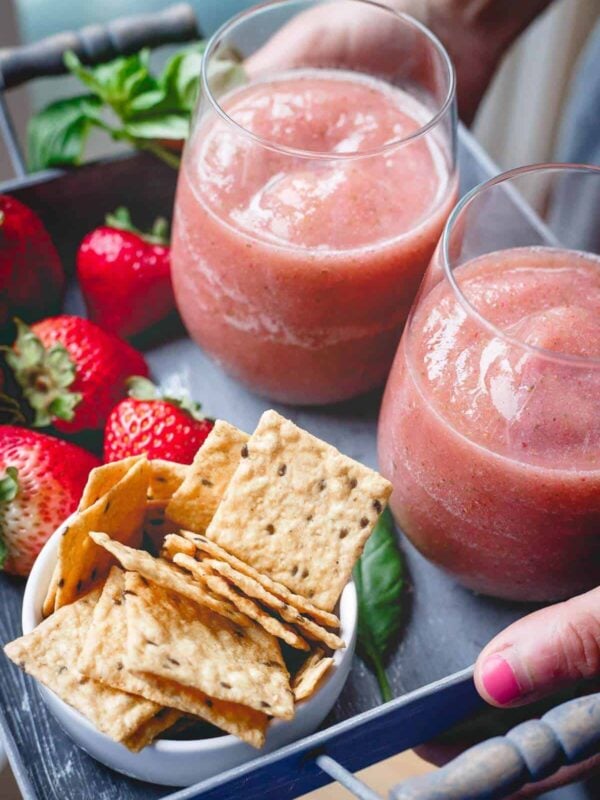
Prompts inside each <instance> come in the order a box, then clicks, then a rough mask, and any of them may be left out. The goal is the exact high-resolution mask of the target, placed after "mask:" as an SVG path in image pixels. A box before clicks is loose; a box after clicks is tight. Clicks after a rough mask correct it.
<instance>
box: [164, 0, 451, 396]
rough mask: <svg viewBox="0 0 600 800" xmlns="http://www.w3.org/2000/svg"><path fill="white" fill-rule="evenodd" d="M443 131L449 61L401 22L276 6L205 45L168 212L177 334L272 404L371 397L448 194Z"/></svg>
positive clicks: (300, 5) (334, 3) (293, 0)
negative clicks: (181, 328) (182, 331)
mask: <svg viewBox="0 0 600 800" xmlns="http://www.w3.org/2000/svg"><path fill="white" fill-rule="evenodd" d="M350 28H351V29H352V31H354V35H353V36H352V37H351V40H352V43H350V37H349V36H348V31H349V30H350ZM232 58H235V59H237V60H238V67H237V69H233V70H228V69H227V64H231V59H232ZM232 75H233V76H234V77H235V79H236V80H235V82H234V83H235V85H233V86H232V82H231V80H226V79H225V78H227V77H228V76H229V78H231V76H232ZM455 133H456V114H455V98H454V72H453V68H452V65H451V63H450V61H449V59H448V56H447V54H446V52H445V50H444V49H443V47H442V45H441V44H440V43H439V41H438V40H437V39H436V38H435V37H434V36H433V35H432V34H431V33H430V32H429V31H428V30H427V29H426V28H424V27H423V26H422V25H421V24H420V23H418V22H416V21H415V20H413V19H412V18H410V17H408V16H405V15H402V14H398V13H396V12H394V11H392V10H391V9H389V8H387V7H385V6H382V5H379V4H377V3H373V2H367V0H329V1H327V0H326V1H325V2H311V1H310V0H276V2H273V3H267V4H265V5H262V6H258V7H256V8H254V9H251V10H250V11H247V12H244V13H242V14H240V15H238V16H237V17H235V18H234V19H233V20H231V22H229V23H228V24H227V25H225V26H224V27H222V28H221V29H220V30H219V31H218V32H217V33H216V34H215V35H214V36H213V38H212V39H211V40H210V42H209V44H208V46H207V49H206V53H205V57H204V63H203V68H202V79H201V94H200V98H199V102H198V107H197V109H196V113H195V117H194V121H193V125H192V132H191V136H190V139H189V141H188V143H187V145H186V148H185V153H184V156H183V163H182V167H181V172H180V176H179V185H178V190H177V199H176V205H175V219H174V232H173V246H172V272H173V282H174V288H175V295H176V299H177V304H178V307H179V310H180V311H181V314H182V317H183V320H184V322H185V324H186V326H187V328H188V331H189V333H190V335H191V336H192V337H193V338H194V339H195V341H196V342H197V343H198V344H200V345H201V347H203V348H204V350H205V351H206V352H208V353H209V354H211V355H212V356H213V357H214V358H215V359H216V360H217V361H219V362H220V363H221V364H222V365H223V367H224V368H225V369H226V370H227V371H228V372H230V373H231V374H232V375H233V376H235V377H236V378H238V379H239V380H241V381H242V382H244V383H245V384H247V385H248V386H249V387H251V388H253V389H254V390H255V391H257V392H259V393H261V394H264V395H267V396H269V397H271V398H274V399H277V400H281V401H284V402H293V403H325V402H332V401H337V400H342V399H345V398H349V397H352V396H354V395H357V394H360V393H363V392H366V391H367V390H370V389H372V388H374V387H376V386H378V385H381V384H382V383H383V382H384V380H385V377H386V375H387V373H388V371H389V368H390V365H391V362H392V360H393V356H394V352H395V349H396V346H397V343H398V339H399V337H400V333H401V330H402V327H403V325H404V323H405V320H406V317H407V315H408V311H409V308H410V304H411V302H412V300H413V298H414V295H415V294H416V291H417V288H418V285H419V283H420V280H421V278H422V276H423V273H424V271H425V269H426V267H427V263H428V261H429V259H430V258H431V255H432V253H433V250H434V248H435V245H436V243H437V240H438V238H439V235H440V233H441V230H442V227H443V224H444V222H445V220H446V218H447V216H448V214H449V212H450V209H451V207H452V205H453V203H454V201H455V198H456V170H455Z"/></svg>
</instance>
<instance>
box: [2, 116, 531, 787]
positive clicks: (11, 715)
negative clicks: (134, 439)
mask: <svg viewBox="0 0 600 800" xmlns="http://www.w3.org/2000/svg"><path fill="white" fill-rule="evenodd" d="M459 161H460V168H461V188H462V191H466V190H467V189H469V188H470V187H472V186H473V185H475V184H476V183H479V182H480V181H481V180H483V179H485V178H487V177H489V176H490V174H492V173H494V172H496V171H497V170H496V169H495V167H494V165H493V164H492V163H491V162H489V160H488V159H487V158H486V157H485V155H484V154H483V153H482V152H481V151H480V149H479V148H478V147H477V145H476V144H475V143H474V141H473V140H472V139H471V137H470V136H469V135H468V134H467V133H466V132H465V131H461V137H460V158H459ZM174 182H175V176H174V173H173V172H172V171H171V170H169V169H168V168H167V167H164V166H162V165H161V164H159V163H158V162H156V161H154V160H152V159H150V158H148V157H145V156H135V157H126V158H122V159H116V160H112V161H109V162H104V163H101V164H95V165H90V166H87V167H84V168H80V169H79V170H77V171H75V172H71V173H67V174H61V173H42V174H40V175H36V176H35V177H34V178H31V179H25V180H24V181H19V182H17V183H13V184H5V185H4V186H1V187H0V191H2V192H11V193H13V194H15V195H16V196H17V197H19V198H20V199H22V200H23V201H24V202H26V203H27V204H29V205H30V206H31V207H33V208H34V209H36V210H37V211H38V212H39V213H40V214H41V216H42V218H43V219H44V221H45V223H46V224H47V226H48V228H49V229H50V231H51V233H52V235H53V238H54V240H55V242H56V243H57V245H58V246H59V249H60V250H61V254H62V256H63V260H64V263H65V264H66V265H72V264H73V256H74V253H75V250H76V248H77V245H78V243H79V241H80V240H81V238H82V237H83V235H84V234H85V233H86V232H87V231H88V230H90V229H91V228H93V227H94V226H96V225H97V224H98V222H99V221H100V220H101V219H102V218H103V216H104V213H105V212H106V211H108V210H112V209H113V208H115V207H116V206H117V205H118V204H121V203H126V204H127V205H128V206H129V207H130V208H131V209H132V212H133V213H134V215H135V218H136V219H137V218H140V220H141V221H142V222H144V221H149V220H150V219H152V218H154V216H155V215H156V214H157V213H163V214H167V215H168V214H170V209H171V205H172V200H173V192H174ZM66 307H67V309H68V310H70V311H80V310H81V305H80V300H79V297H78V294H77V292H76V290H73V291H72V292H71V293H70V295H69V296H68V298H67V303H66ZM164 335H165V334H164V331H163V334H162V337H163V339H162V340H161V341H160V342H154V343H152V342H150V343H147V344H148V345H149V346H148V348H147V357H148V360H149V362H150V365H151V368H152V371H153V373H154V376H155V378H156V379H157V380H158V381H160V382H161V383H162V384H164V385H167V386H175V387H177V388H179V387H182V388H184V389H186V390H188V391H189V392H190V394H191V396H193V397H194V398H196V399H198V400H200V401H201V402H202V403H203V408H204V410H205V412H206V413H207V414H209V415H213V416H219V417H222V418H224V419H227V420H230V421H231V422H233V423H234V424H236V425H239V426H240V427H241V428H243V429H246V430H249V429H250V430H251V429H252V428H253V427H254V426H255V424H256V422H257V420H258V418H259V416H260V414H261V413H262V412H263V411H264V410H265V409H266V408H268V407H270V406H272V403H270V402H269V401H268V400H265V399H263V398H260V397H257V396H255V395H253V394H251V393H249V392H248V391H246V390H245V389H244V388H242V387H241V386H240V385H238V384H237V383H235V382H234V381H233V380H232V379H230V378H229V377H228V376H226V375H225V374H224V373H223V372H222V371H221V370H220V369H219V368H218V367H217V366H216V365H215V364H213V363H212V362H211V361H210V360H209V359H208V358H207V357H206V356H205V355H204V354H203V353H202V352H201V351H200V350H199V349H198V348H197V347H196V346H194V345H193V344H192V342H191V341H190V340H189V339H187V338H186V337H185V335H184V334H183V332H182V331H181V329H180V328H178V327H177V326H175V327H174V330H173V331H172V332H171V338H170V339H169V340H166V341H165V340H164ZM379 399H380V398H379V396H378V395H371V396H369V397H366V398H362V399H360V400H358V401H355V402H351V403H347V404H343V405H338V406H335V407H328V408H317V409H314V408H310V409H309V408H291V407H285V406H281V405H277V406H275V407H276V408H278V410H280V411H281V412H282V413H283V414H285V415H286V416H288V417H290V418H291V419H293V420H295V421H296V422H297V423H298V424H299V425H301V426H302V427H304V428H306V429H308V430H309V431H311V432H313V433H315V434H316V435H317V436H320V437H322V438H323V439H325V440H326V441H329V442H331V443H332V444H334V445H336V446H337V447H339V449H340V450H342V451H343V452H344V453H347V454H348V455H349V456H351V457H353V458H356V459H358V460H359V461H362V462H364V463H365V464H368V465H370V466H376V463H377V456H376V447H375V426H376V420H377V412H378V407H379ZM402 546H403V548H404V551H405V553H406V557H407V561H408V566H409V571H410V589H409V594H408V596H407V602H408V604H409V607H410V614H409V619H408V622H407V625H406V629H405V631H404V635H403V638H402V641H401V643H400V644H399V646H398V648H397V649H396V652H395V653H394V655H393V657H392V659H391V661H390V664H389V667H388V671H389V676H390V681H391V684H392V687H393V690H394V693H395V696H396V697H397V698H402V697H404V696H408V693H414V692H415V691H417V690H418V693H417V696H416V705H415V696H414V695H410V697H409V699H410V700H411V701H412V704H411V705H410V709H411V711H410V714H411V718H412V722H411V725H410V727H408V728H404V729H403V730H399V728H398V726H397V724H396V727H394V725H393V724H392V723H393V720H394V717H392V716H389V715H388V716H387V717H386V716H385V715H383V716H380V715H379V714H378V711H377V710H376V711H370V710H371V709H377V706H378V704H379V702H380V700H379V696H378V691H377V686H376V683H375V680H374V678H373V677H372V675H371V674H370V673H369V672H368V670H367V669H366V668H365V666H364V665H363V664H362V662H361V661H360V660H358V659H357V658H356V659H355V661H354V665H353V669H352V671H351V674H350V677H349V680H348V683H347V685H346V687H345V689H344V691H343V692H342V695H341V696H340V698H339V701H338V702H337V704H336V706H335V707H334V709H333V711H332V713H331V715H330V717H329V718H328V720H327V721H326V723H325V725H324V726H323V730H324V732H323V733H322V734H319V735H318V736H317V738H316V739H314V740H311V742H310V744H311V745H313V744H314V746H317V745H319V744H320V743H322V742H324V741H332V742H334V743H335V742H339V746H340V747H341V749H342V751H343V752H344V753H345V754H346V763H347V764H348V765H349V766H350V768H352V769H358V768H360V767H362V766H366V765H367V764H370V763H374V762H375V761H377V760H379V759H380V758H383V757H385V756H387V755H391V754H392V753H394V752H398V751H400V750H402V749H404V748H405V747H408V746H410V745H413V744H416V743H418V742H419V741H421V740H423V739H424V738H425V737H428V736H431V735H433V734H436V733H438V732H440V731H442V730H444V729H445V728H446V727H448V726H449V725H450V724H451V723H453V722H454V721H456V720H459V719H461V718H462V716H464V715H465V714H467V713H468V712H469V711H470V710H472V709H473V708H474V707H475V705H476V702H477V701H476V699H475V693H474V691H473V690H472V687H471V683H470V679H469V674H468V672H467V673H466V674H456V673H459V672H460V671H461V670H464V668H466V667H468V665H469V664H471V663H472V661H473V660H474V658H475V656H476V655H477V653H478V652H479V650H480V649H481V647H482V646H483V645H484V644H485V643H486V642H487V641H488V640H489V639H490V637H491V636H492V635H493V634H495V633H496V632H497V631H498V630H500V629H501V628H502V627H504V626H505V625H506V624H507V623H509V622H511V621H512V620H514V619H515V618H516V617H517V616H519V615H521V614H523V613H524V612H525V611H526V610H527V609H526V608H525V607H524V606H522V605H521V606H519V605H515V604H509V603H503V602H500V601H496V600H491V599H488V598H483V597H478V596H475V595H473V594H472V593H470V592H468V591H465V590H463V589H462V588H460V587H459V586H457V585H456V584H455V583H454V582H453V581H452V580H451V579H449V578H448V577H446V576H445V575H443V574H442V573H440V572H439V571H438V570H437V569H436V568H435V567H433V566H432V565H430V564H428V563H427V562H426V561H425V560H424V559H423V558H421V556H420V555H419V554H418V553H417V552H416V551H415V550H414V549H413V548H412V547H411V546H410V544H409V543H408V542H407V541H406V540H405V539H403V541H402ZM22 592H23V583H22V582H21V581H18V580H14V579H11V578H9V577H7V576H1V577H0V641H1V642H2V643H4V642H6V641H9V640H10V639H12V638H14V637H16V636H17V635H19V634H20V608H21V597H22ZM449 676H453V677H450V678H449ZM0 677H1V680H0V709H1V715H2V718H1V719H0V722H1V727H2V735H3V737H4V741H5V745H6V747H7V750H8V753H9V756H10V758H11V762H12V764H13V767H14V769H15V772H16V774H17V778H18V780H19V782H20V784H21V789H22V791H23V794H24V796H25V797H26V798H27V799H28V800H32V799H33V798H40V799H41V798H43V799H44V800H46V799H48V800H54V798H56V800H64V799H65V798H68V800H79V799H80V798H81V799H83V798H90V797H94V798H96V799H97V800H108V799H109V798H110V800H142V798H143V800H152V798H158V797H166V796H168V795H170V793H169V791H168V790H165V788H164V787H162V788H161V787H157V786H150V785H146V784H141V783H139V782H136V781H133V780H130V779H127V778H124V777H122V776H120V775H117V774H115V773H113V772H111V771H110V770H109V769H107V768H105V767H103V766H102V765H100V764H97V763H96V762H95V761H93V760H92V759H91V758H89V757H88V756H87V755H86V754H85V753H83V752H82V751H81V750H79V749H78V748H77V747H75V746H74V745H73V743H72V742H71V741H70V740H69V739H68V737H67V736H66V735H65V734H64V733H63V732H62V730H61V729H60V728H59V726H58V725H57V723H56V722H55V721H54V719H53V718H51V716H50V715H49V713H48V712H47V711H46V708H45V706H44V705H43V703H42V701H41V699H40V696H39V695H38V693H37V690H36V688H35V685H34V683H33V682H32V681H31V680H29V679H28V678H26V677H24V676H23V675H22V674H21V673H20V672H19V671H18V670H17V669H16V668H14V667H13V666H12V665H11V664H10V663H9V662H8V661H7V660H6V659H5V657H4V656H0ZM447 678H449V679H448V680H445V681H442V683H441V684H437V685H433V686H432V685H431V684H433V683H434V682H436V681H440V680H441V679H447ZM389 705H390V709H391V710H390V713H391V712H392V711H394V710H398V709H401V708H402V707H404V705H405V704H404V702H403V701H400V702H397V703H396V704H395V705H393V706H392V704H389ZM415 709H417V710H419V711H420V715H416V716H415V714H416V711H415ZM364 712H369V713H367V714H366V715H365V713H364ZM385 713H386V714H387V711H386V712H385ZM356 715H362V716H361V717H360V719H359V720H353V718H354V717H356ZM396 719H397V718H396ZM386 720H387V721H386ZM348 721H350V723H349V722H348ZM354 722H356V724H354ZM340 723H341V724H340ZM359 723H360V725H359ZM336 725H337V726H338V727H332V726H336ZM329 732H331V736H330V733H329ZM361 734H364V736H362V737H361ZM288 750H289V753H290V755H289V757H288V756H287V755H286V757H285V759H283V758H279V757H278V756H277V755H276V756H275V758H273V757H262V758H261V757H258V759H257V763H258V764H260V765H261V770H262V771H259V772H255V773H254V774H255V777H254V778H251V777H250V778H248V777H247V775H248V774H249V772H251V771H252V770H250V771H249V772H244V774H243V775H241V776H238V778H237V780H238V783H236V784H235V786H244V787H245V788H244V795H243V796H244V797H261V798H266V797H267V796H269V797H277V798H278V800H283V798H284V797H294V796H297V795H298V794H301V793H303V792H304V791H308V790H309V789H310V788H312V787H313V786H316V785H319V784H320V783H324V782H326V781H327V780H328V779H327V777H326V776H324V774H323V773H320V774H317V773H318V770H317V769H316V768H315V770H314V771H311V770H308V771H306V770H305V772H304V773H303V778H302V779H301V780H298V781H295V780H294V778H293V776H292V777H290V770H291V769H293V768H294V767H293V764H294V761H293V759H294V758H296V757H298V758H299V757H300V756H301V754H302V753H303V752H305V750H306V747H305V746H304V745H300V746H298V747H295V748H294V747H292V748H291V749H290V748H288ZM275 762H277V763H278V764H279V767H278V769H280V770H285V772H284V773H282V774H285V775H287V779H286V780H280V779H279V778H277V775H276V772H277V770H276V769H274V768H273V767H272V766H269V765H272V764H275ZM269 770H270V772H269ZM313 772H314V774H313ZM261 775H267V776H270V777H268V780H267V782H266V783H265V782H264V780H263V778H260V777H258V776H261ZM278 780H279V781H280V782H279V783H278ZM239 781H241V783H239ZM183 795H185V796H186V797H196V796H202V797H211V798H212V797H215V798H216V797H223V798H225V797H241V796H242V794H241V790H238V789H234V784H228V785H227V786H223V785H222V782H221V783H220V781H219V779H216V780H214V781H211V782H209V783H208V784H206V786H204V787H198V789H197V790H194V791H191V792H190V791H189V790H188V791H186V792H184V793H183ZM183 795H180V794H179V793H178V794H177V796H178V797H179V796H183Z"/></svg>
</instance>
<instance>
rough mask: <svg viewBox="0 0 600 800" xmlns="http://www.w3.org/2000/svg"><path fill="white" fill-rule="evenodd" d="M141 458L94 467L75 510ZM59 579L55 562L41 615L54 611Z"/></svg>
mask: <svg viewBox="0 0 600 800" xmlns="http://www.w3.org/2000/svg"><path fill="white" fill-rule="evenodd" d="M141 458H142V456H132V457H131V458H124V459H122V460H121V461H114V462H113V463H112V464H103V465H102V466H101V467H95V468H94V469H93V470H92V471H91V472H90V474H89V475H88V479H87V483H86V484H85V487H84V489H83V493H82V495H81V500H80V501H79V506H78V508H77V510H78V511H85V510H86V508H89V507H90V506H91V505H93V504H94V503H95V502H96V500H98V499H99V498H100V497H102V496H103V495H105V494H106V493H107V492H108V491H109V490H110V489H112V487H113V486H114V485H115V484H116V483H118V482H119V481H120V480H121V479H122V478H123V477H124V476H125V475H126V474H127V472H129V470H130V469H131V467H132V466H133V465H134V464H136V463H137V462H138V461H140V460H141ZM59 580H60V564H59V563H58V562H57V563H56V565H55V567H54V571H53V572H52V577H51V579H50V583H49V585H48V591H47V592H46V597H45V599H44V604H43V606H42V616H43V617H48V616H49V615H50V614H52V612H53V611H54V606H55V603H56V591H57V589H58V582H59Z"/></svg>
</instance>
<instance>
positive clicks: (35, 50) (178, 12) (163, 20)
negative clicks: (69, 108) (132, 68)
mask: <svg viewBox="0 0 600 800" xmlns="http://www.w3.org/2000/svg"><path fill="white" fill-rule="evenodd" d="M200 35H201V34H200V30H199V28H198V23H197V20H196V16H195V14H194V11H193V9H192V7H191V6H190V5H189V4H188V3H180V4H178V5H175V6H171V7H170V8H167V9H165V10H164V11H159V12H158V13H155V14H140V15H136V16H129V17H120V18H118V19H115V20H113V21H111V22H108V23H107V24H106V25H88V26H86V27H85V28H82V29H81V30H80V31H77V32H74V31H70V32H69V31H67V32H64V33H58V34H56V35H55V36H49V37H48V38H47V39H42V40H41V41H39V42H33V43H31V44H26V45H22V46H20V47H11V48H5V49H2V50H0V90H2V89H12V88H14V87H15V86H20V85H21V84H23V83H26V82H27V81H29V80H31V79H32V78H40V77H42V76H45V75H62V74H64V73H65V72H66V69H65V66H64V63H63V55H64V53H65V52H66V51H67V50H73V51H74V52H75V53H77V55H78V56H79V58H80V59H81V60H82V61H83V62H84V63H85V64H100V63H101V62H103V61H109V60H110V59H111V58H115V57H116V56H119V55H128V54H130V53H135V52H136V51H137V50H140V49H141V48H142V47H158V46H159V45H162V44H169V43H171V42H184V41H189V40H191V39H197V38H199V37H200Z"/></svg>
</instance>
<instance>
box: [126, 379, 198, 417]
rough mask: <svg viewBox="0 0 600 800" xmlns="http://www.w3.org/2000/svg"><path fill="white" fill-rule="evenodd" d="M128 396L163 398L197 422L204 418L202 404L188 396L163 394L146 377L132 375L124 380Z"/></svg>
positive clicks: (147, 398) (150, 398)
mask: <svg viewBox="0 0 600 800" xmlns="http://www.w3.org/2000/svg"><path fill="white" fill-rule="evenodd" d="M126 386H127V389H128V394H129V397H134V398H135V399H136V400H164V401H165V402H167V403H171V405H174V406H176V407H177V408H181V409H182V410H183V411H186V412H187V413H188V414H189V415H190V417H193V419H195V420H198V422H200V421H202V420H204V419H206V417H205V416H204V414H203V413H202V406H201V405H200V403H197V402H196V401H195V400H192V399H191V398H190V397H171V396H169V395H166V394H163V393H162V392H161V391H160V389H159V388H158V386H155V385H154V384H153V383H152V381H151V380H148V378H143V377H141V376H139V375H133V376H132V377H130V378H128V379H127V381H126Z"/></svg>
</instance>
